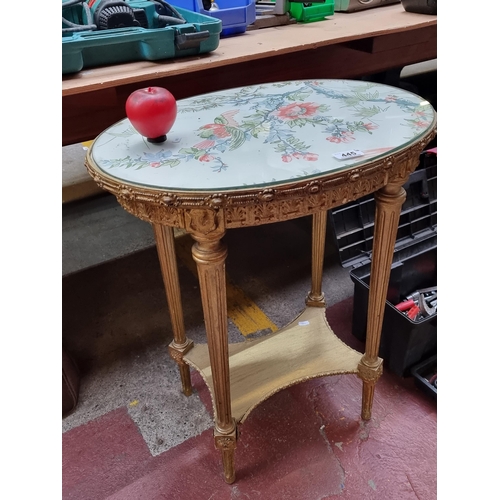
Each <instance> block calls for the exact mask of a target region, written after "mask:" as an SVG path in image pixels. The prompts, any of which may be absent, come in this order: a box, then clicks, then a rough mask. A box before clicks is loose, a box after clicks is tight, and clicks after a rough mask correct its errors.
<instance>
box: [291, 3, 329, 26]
mask: <svg viewBox="0 0 500 500" xmlns="http://www.w3.org/2000/svg"><path fill="white" fill-rule="evenodd" d="M334 8H335V0H325V2H322V3H297V2H290V15H291V16H292V17H293V18H294V19H296V20H297V21H299V22H301V23H312V22H314V21H322V20H323V19H325V17H326V16H332V15H333V13H334Z"/></svg>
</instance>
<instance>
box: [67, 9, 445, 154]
mask: <svg viewBox="0 0 500 500" xmlns="http://www.w3.org/2000/svg"><path fill="white" fill-rule="evenodd" d="M436 57H437V16H430V15H424V14H413V13H410V12H405V10H404V9H403V7H402V6H401V5H400V4H395V5H388V6H385V7H377V8H374V9H369V10H366V11H362V12H354V13H349V14H348V13H339V12H336V13H335V14H334V15H333V16H330V17H329V18H328V19H325V20H324V21H319V22H315V23H310V24H300V23H299V24H291V25H287V26H279V27H274V28H265V29H259V30H249V31H247V32H245V33H243V34H241V35H238V36H233V37H228V38H223V39H221V40H220V43H219V46H218V48H217V49H216V50H215V51H213V52H210V53H207V54H203V55H200V56H196V57H189V58H179V59H167V60H163V61H157V62H150V61H140V62H133V63H128V64H119V65H112V66H106V67H101V68H95V69H86V70H83V71H81V72H79V73H77V74H75V75H66V76H63V78H62V111H63V113H62V115H63V116H62V118H63V121H62V130H63V137H62V144H63V146H65V145H69V144H75V143H77V142H81V141H86V140H91V139H94V138H95V137H96V136H97V135H98V134H99V133H100V132H101V131H102V130H104V129H105V128H106V127H108V126H110V125H111V124H112V123H114V122H116V121H118V120H120V119H121V118H123V117H124V116H125V101H126V99H127V97H128V96H129V94H130V93H131V92H132V91H134V90H136V89H137V88H141V87H144V86H148V85H158V86H162V87H166V88H168V89H169V90H170V91H171V92H172V93H173V94H174V96H175V97H176V98H177V99H182V98H185V97H190V96H193V95H197V94H201V93H204V92H209V91H214V90H222V89H225V88H231V87H236V86H240V85H249V84H254V83H264V82H271V81H278V80H290V79H304V78H358V77H361V76H364V75H369V74H373V73H378V72H382V71H386V70H389V69H392V68H398V67H403V66H406V65H409V64H414V63H418V62H421V61H426V60H429V59H435V58H436Z"/></svg>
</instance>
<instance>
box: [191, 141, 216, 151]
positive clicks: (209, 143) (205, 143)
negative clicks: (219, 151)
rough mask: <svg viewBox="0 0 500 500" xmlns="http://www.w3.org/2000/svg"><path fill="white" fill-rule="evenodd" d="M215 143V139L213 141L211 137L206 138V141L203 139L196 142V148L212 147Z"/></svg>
mask: <svg viewBox="0 0 500 500" xmlns="http://www.w3.org/2000/svg"><path fill="white" fill-rule="evenodd" d="M214 144H215V141H212V140H211V139H205V140H204V141H201V142H199V143H198V144H195V145H194V147H195V148H196V149H208V148H211V147H212V146H213V145H214Z"/></svg>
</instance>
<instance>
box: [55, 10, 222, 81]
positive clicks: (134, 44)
mask: <svg viewBox="0 0 500 500" xmlns="http://www.w3.org/2000/svg"><path fill="white" fill-rule="evenodd" d="M177 10H178V12H179V14H181V15H182V17H183V18H184V19H185V20H186V21H187V22H186V23H185V24H178V25H175V26H166V27H164V28H152V29H147V28H142V27H130V28H115V29H107V30H97V31H91V30H88V31H80V32H75V33H69V34H63V37H62V74H63V75H64V74H69V73H76V72H78V71H80V70H82V69H83V68H91V67H96V66H103V65H109V64H118V63H124V62H131V61H141V60H147V61H156V60H161V59H170V58H173V57H186V56H194V55H197V54H203V53H205V52H210V51H212V50H215V49H216V48H217V47H218V46H219V41H220V33H221V31H222V22H221V21H220V20H219V19H215V18H213V17H210V16H205V15H203V14H199V13H196V12H192V11H190V10H185V9H182V8H179V9H177ZM72 17H73V19H72V22H74V19H75V17H76V16H75V15H73V16H72ZM81 24H85V22H84V21H83V20H81Z"/></svg>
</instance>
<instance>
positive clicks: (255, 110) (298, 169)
mask: <svg viewBox="0 0 500 500" xmlns="http://www.w3.org/2000/svg"><path fill="white" fill-rule="evenodd" d="M435 134H436V114H435V111H434V109H433V108H432V106H431V105H430V104H429V103H428V102H427V101H425V100H424V99H422V98H421V97H419V96H417V95H415V94H412V93H409V92H407V91H404V90H401V89H398V88H394V87H390V86H386V85H380V84H374V83H368V82H360V81H349V80H311V81H289V82H277V83H271V84H263V85H252V86H247V87H240V88H235V89H231V90H226V91H222V92H213V93H209V94H204V95H200V96H197V97H192V98H189V99H184V100H180V101H178V115H177V120H176V122H175V124H174V126H173V128H172V130H171V131H170V133H169V134H168V137H167V140H166V141H165V142H163V143H161V144H152V143H150V142H148V141H146V139H145V138H143V137H142V136H141V135H139V134H138V133H137V132H136V131H135V130H134V128H133V127H132V125H131V124H130V122H129V120H128V119H124V120H121V121H120V122H118V123H116V124H115V125H112V126H111V127H109V128H108V129H107V130H105V131H104V132H102V133H101V134H100V135H99V136H98V137H97V138H96V140H95V141H94V142H93V144H92V146H91V147H90V149H89V151H88V154H87V158H86V166H87V169H88V171H89V173H90V175H91V176H92V177H93V178H94V180H95V181H96V182H97V184H98V185H99V186H100V187H101V188H103V189H105V190H107V191H109V192H111V193H112V194H114V195H115V196H116V198H117V200H118V202H119V203H120V204H121V205H122V206H123V208H124V209H125V210H127V211H128V212H130V213H131V214H133V215H135V216H136V217H139V218H140V219H143V220H145V221H148V222H150V223H151V224H152V227H153V230H154V233H155V237H156V243H157V250H158V255H159V260H160V265H161V269H162V275H163V281H164V284H165V291H166V297H167V302H168V306H169V312H170V315H171V318H172V328H173V337H174V339H173V341H172V342H171V344H170V345H169V352H170V355H171V356H172V358H173V359H174V360H175V361H176V362H177V364H178V366H179V369H180V374H181V381H182V389H183V391H184V393H185V394H186V395H189V394H191V391H192V389H191V380H190V367H194V368H195V369H197V370H199V371H200V373H201V375H202V376H203V378H204V380H205V382H206V383H207V385H208V387H209V389H210V393H211V395H212V400H213V409H214V424H215V426H214V438H215V445H216V447H217V448H218V449H220V450H221V452H222V462H223V468H224V476H225V480H226V481H227V482H228V483H232V482H233V481H234V480H235V467H234V453H235V448H236V442H237V435H238V434H237V426H238V425H239V424H240V423H242V422H243V421H244V420H245V418H246V417H247V416H248V414H249V412H250V411H251V410H252V409H253V408H254V407H255V406H256V405H258V404H259V403H260V402H262V401H264V400H265V399H267V398H268V397H270V396H271V395H272V394H274V393H276V392H277V391H279V390H281V389H283V388H285V387H289V386H290V385H293V384H296V383H299V382H301V381H304V380H308V379H310V378H313V377H322V376H327V375H336V374H344V373H351V374H354V375H357V376H359V377H360V378H361V379H362V381H363V389H362V398H361V416H362V418H363V419H369V418H370V417H371V409H372V403H373V397H374V388H375V383H376V381H377V380H378V378H379V377H380V375H381V374H382V359H380V358H379V357H378V350H379V344H380V334H381V328H382V321H383V315H384V305H385V299H386V295H387V287H388V280H389V273H390V268H391V263H392V257H393V250H394V243H395V239H396V233H397V226H398V221H399V215H400V211H401V206H402V204H403V202H404V200H405V196H406V193H405V191H404V189H403V187H402V186H403V184H404V183H405V182H406V181H407V179H408V177H409V175H410V174H411V172H412V171H413V170H414V169H415V168H416V167H417V165H418V162H419V155H420V153H421V152H422V150H423V149H424V148H425V146H426V145H427V144H428V142H429V141H430V140H431V139H432V138H433V137H434V136H435ZM369 193H375V195H374V196H375V200H376V214H375V227H374V237H373V256H372V269H371V282H370V295H369V304H368V324H367V334H366V347H365V352H364V353H359V352H357V351H355V350H353V349H351V348H350V347H348V346H347V345H345V344H344V343H343V342H342V341H340V339H338V338H337V337H336V336H335V334H334V333H333V332H332V330H331V329H330V327H329V325H328V323H327V321H326V316H325V305H326V301H325V297H324V294H323V293H322V289H321V284H322V270H323V257H324V244H325V232H326V222H327V211H328V210H329V209H331V208H334V207H338V206H340V205H343V204H345V203H347V202H349V201H352V200H355V199H358V198H360V197H362V196H365V195H367V194H369ZM307 215H312V220H313V225H312V279H311V290H310V291H309V293H308V294H307V296H306V300H305V308H304V311H303V312H302V313H301V314H300V315H299V316H298V317H297V318H295V319H293V320H292V321H291V322H290V323H289V324H288V325H287V326H285V327H284V328H283V329H282V330H280V331H278V332H275V333H272V334H270V335H267V336H265V337H261V338H259V339H256V340H253V341H246V342H242V343H237V344H231V345H228V335H227V303H226V284H225V259H226V255H227V249H226V246H225V244H224V242H223V241H222V237H223V236H224V234H225V232H226V230H228V229H233V228H240V227H245V226H255V225H259V224H269V223H274V222H279V221H285V220H289V219H294V218H297V217H303V216H307ZM173 228H183V229H184V230H186V231H187V232H188V233H190V234H191V235H192V237H193V239H194V244H193V247H192V254H193V258H194V260H195V262H196V264H197V268H198V275H199V281H200V290H201V297H202V305H203V314H204V319H205V326H206V334H207V344H206V345H204V344H199V345H198V344H197V345H193V342H192V341H190V340H189V339H188V338H186V334H185V329H184V320H183V316H182V303H181V294H180V287H179V279H178V274H177V267H176V260H175V249H174V239H173Z"/></svg>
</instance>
